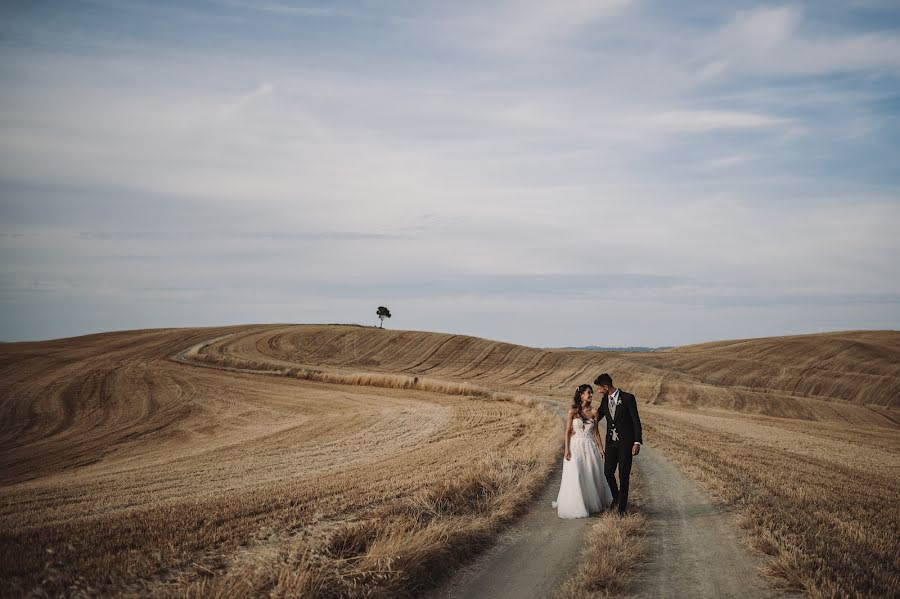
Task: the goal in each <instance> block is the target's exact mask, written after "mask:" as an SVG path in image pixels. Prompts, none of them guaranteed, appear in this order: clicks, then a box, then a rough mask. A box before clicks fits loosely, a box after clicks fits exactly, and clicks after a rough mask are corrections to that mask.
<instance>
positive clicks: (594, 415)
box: [591, 408, 604, 457]
mask: <svg viewBox="0 0 900 599" xmlns="http://www.w3.org/2000/svg"><path fill="white" fill-rule="evenodd" d="M591 418H593V419H594V438H595V439H597V447H599V448H600V457H603V455H604V454H603V441H602V437H600V410H599V409H597V408H592V409H591Z"/></svg>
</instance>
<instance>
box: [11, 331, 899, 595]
mask: <svg viewBox="0 0 900 599" xmlns="http://www.w3.org/2000/svg"><path fill="white" fill-rule="evenodd" d="M209 340H215V341H213V342H212V343H203V342H205V341H209ZM0 355H2V362H0V373H2V377H0V381H2V383H0V418H2V420H0V422H2V425H0V484H2V487H0V496H2V508H0V510H2V511H0V523H2V532H0V534H2V540H3V542H2V550H0V551H2V552H0V589H2V591H3V594H4V595H18V594H21V593H23V592H25V593H27V592H38V593H40V592H46V593H49V594H79V593H80V592H85V593H88V594H91V593H101V594H118V595H128V594H140V595H146V594H161V595H185V594H187V595H192V596H239V595H243V594H248V593H253V594H271V595H275V596H288V595H292V594H297V593H300V592H302V593H306V594H309V595H319V596H336V595H340V594H344V595H359V596H362V595H367V594H369V595H379V594H382V595H392V594H414V593H416V592H417V591H418V590H419V589H420V588H421V585H422V584H425V583H426V580H427V579H428V578H429V576H430V575H431V574H432V573H434V574H440V573H441V572H444V571H449V570H451V569H452V568H453V565H454V564H455V563H456V561H457V560H458V559H462V558H463V557H464V555H466V554H467V553H468V548H469V547H471V546H473V545H476V546H477V545H480V544H484V543H486V542H488V541H489V540H490V539H491V537H492V535H494V534H495V533H496V532H497V530H499V528H500V527H502V526H503V525H505V524H507V523H508V522H510V521H511V520H512V519H513V518H514V517H515V515H516V514H518V513H520V512H521V511H522V509H523V507H524V506H525V505H526V504H527V503H528V501H529V499H530V497H531V496H532V495H533V493H534V492H535V490H536V489H538V488H539V487H540V486H541V485H542V483H543V482H544V481H545V480H546V475H547V473H548V472H549V469H550V467H551V465H552V463H553V462H554V461H555V460H557V459H558V448H559V444H560V441H561V439H560V437H561V435H560V433H561V430H560V429H561V426H560V424H559V421H558V419H556V417H555V416H552V415H550V414H549V412H547V411H544V410H542V409H541V408H540V407H539V406H537V405H534V403H533V402H530V401H528V400H527V399H524V398H526V397H531V398H535V399H551V400H556V401H559V402H561V403H567V402H568V401H569V400H570V396H571V390H572V389H574V387H575V386H576V385H577V384H578V383H582V382H590V381H592V380H593V379H594V377H595V376H596V375H597V374H599V373H600V372H603V371H608V372H611V373H612V374H613V377H614V380H615V382H616V383H617V385H618V386H621V387H622V388H624V389H626V390H628V391H631V392H633V393H635V395H636V396H637V398H638V400H639V401H641V402H645V403H643V404H642V407H641V410H642V416H643V419H644V420H645V421H646V424H645V427H646V432H645V441H646V442H647V443H649V444H653V445H656V446H658V447H660V448H661V449H664V450H665V451H666V452H667V453H668V454H669V455H671V456H672V457H673V458H674V459H676V460H677V461H678V462H679V464H681V465H683V467H684V469H685V471H686V472H688V474H690V475H692V476H695V477H697V478H698V479H699V480H702V481H704V482H705V483H706V484H707V485H708V486H709V488H710V490H711V491H712V492H713V493H715V494H717V495H718V496H720V497H721V498H722V499H723V501H726V502H729V503H730V504H732V505H733V506H735V508H736V509H737V510H738V511H739V513H740V514H741V515H742V518H743V522H744V523H745V524H746V526H747V527H748V529H749V530H750V531H751V533H752V534H753V535H754V538H755V539H757V542H758V546H759V547H760V548H761V549H763V550H764V551H765V552H766V553H768V554H770V555H771V556H772V558H771V559H770V566H769V570H770V573H771V574H772V575H773V576H775V580H776V581H778V582H779V583H780V584H784V585H786V586H789V587H791V588H797V589H802V590H804V591H805V592H806V593H807V594H808V595H810V596H846V595H847V594H848V593H850V592H852V593H855V594H859V595H863V596H872V597H875V596H885V593H888V594H894V595H897V594H898V593H900V583H898V579H897V572H898V571H900V564H898V562H897V556H898V554H900V543H898V541H897V539H898V538H900V516H898V507H897V506H898V505H900V501H898V499H900V466H898V464H900V424H898V423H900V333H896V332H851V333H834V334H827V335H809V336H799V337H787V338H772V339H759V340H749V341H734V342H727V343H725V342H723V343H710V344H702V345H697V346H689V347H683V348H676V349H673V350H668V351H664V352H653V353H643V354H627V353H607V352H588V351H578V350H540V349H534V348H526V347H522V346H516V345H511V344H505V343H499V342H494V341H488V340H484V339H478V338H474V337H466V336H460V335H443V334H436V333H422V332H411V331H389V330H378V329H374V328H369V327H357V326H337V325H329V326H326V325H246V326H239V327H221V328H206V329H167V330H152V331H129V332H120V333H107V334H101V335H89V336H85V337H79V338H73V339H63V340H57V341H48V342H35V343H16V344H3V345H0ZM176 355H182V357H183V360H184V362H179V361H176V360H175V359H173V357H174V356H176ZM185 362H186V363H185ZM228 369H232V370H228ZM597 542H602V540H597ZM851 551H852V552H854V558H853V559H854V560H855V561H854V562H853V563H850V562H849V561H847V559H845V558H840V559H838V557H839V556H843V555H844V554H846V553H848V552H851Z"/></svg>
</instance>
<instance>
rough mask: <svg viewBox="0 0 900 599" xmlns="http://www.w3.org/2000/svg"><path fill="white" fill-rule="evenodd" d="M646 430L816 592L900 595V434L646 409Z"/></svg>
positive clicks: (777, 570)
mask: <svg viewBox="0 0 900 599" xmlns="http://www.w3.org/2000/svg"><path fill="white" fill-rule="evenodd" d="M642 414H644V416H643V421H644V423H645V431H646V433H645V435H646V437H647V438H649V439H653V443H654V445H656V446H657V447H660V448H661V449H663V450H664V451H665V452H666V453H667V454H669V455H670V456H671V457H672V458H673V459H675V461H676V462H677V463H678V464H679V465H680V466H681V468H682V470H684V471H685V472H686V473H688V474H689V475H690V476H692V477H693V478H695V479H697V480H699V481H701V482H702V483H704V484H705V485H706V486H707V488H709V489H710V490H711V491H712V492H713V493H714V494H715V495H716V496H718V497H720V498H721V499H722V500H724V501H725V502H727V503H728V504H729V505H731V506H733V507H734V508H735V509H736V510H737V511H738V513H739V514H740V521H741V525H742V526H744V527H745V528H746V529H747V530H748V531H749V532H750V533H751V536H752V538H753V539H754V543H755V545H756V547H757V548H758V549H760V550H761V551H762V552H764V553H765V554H767V555H769V556H770V559H769V560H768V566H767V573H768V574H769V575H771V576H772V577H773V580H774V581H775V583H776V584H777V585H778V586H781V587H783V588H785V589H789V590H795V591H802V592H803V593H804V594H805V595H806V596H809V597H848V598H849V597H872V598H876V597H877V598H880V597H897V596H900V432H898V431H897V430H896V429H878V428H869V427H855V426H851V425H847V424H845V425H837V424H833V423H825V422H819V423H809V422H801V421H791V420H784V419H778V418H767V417H750V416H738V415H734V414H724V413H719V414H713V413H702V412H694V413H691V412H683V411H676V410H668V409H659V408H655V409H653V408H649V407H648V408H647V409H644V411H643V412H642Z"/></svg>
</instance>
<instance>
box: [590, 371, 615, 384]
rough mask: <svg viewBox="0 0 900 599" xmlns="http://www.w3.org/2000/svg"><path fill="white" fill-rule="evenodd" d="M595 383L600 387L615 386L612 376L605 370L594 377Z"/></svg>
mask: <svg viewBox="0 0 900 599" xmlns="http://www.w3.org/2000/svg"><path fill="white" fill-rule="evenodd" d="M594 384H595V385H597V386H598V387H600V386H601V385H609V386H610V387H612V386H613V384H612V377H611V376H609V375H608V374H607V373H605V372H604V373H603V374H601V375H600V376H598V377H597V378H595V379H594Z"/></svg>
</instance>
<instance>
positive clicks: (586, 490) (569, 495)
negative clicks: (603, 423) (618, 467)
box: [553, 418, 612, 518]
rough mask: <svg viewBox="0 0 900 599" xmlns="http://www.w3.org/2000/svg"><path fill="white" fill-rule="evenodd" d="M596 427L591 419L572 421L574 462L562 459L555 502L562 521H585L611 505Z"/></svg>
mask: <svg viewBox="0 0 900 599" xmlns="http://www.w3.org/2000/svg"><path fill="white" fill-rule="evenodd" d="M594 425H595V423H594V421H593V420H590V419H589V420H582V419H581V418H575V419H574V420H572V428H573V429H574V430H575V434H574V435H572V438H571V439H569V451H570V452H571V453H572V459H571V460H566V459H565V456H563V471H562V482H560V484H559V494H558V495H557V497H556V501H554V502H553V507H555V508H556V509H557V513H558V514H559V517H560V518H584V517H586V516H588V515H590V514H593V513H596V512H599V511H600V510H601V509H602V508H604V507H609V506H610V505H611V504H612V491H610V490H609V484H608V483H607V482H606V478H605V477H604V476H603V461H602V460H601V458H600V449H599V448H598V447H597V441H596V440H595V439H594Z"/></svg>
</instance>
